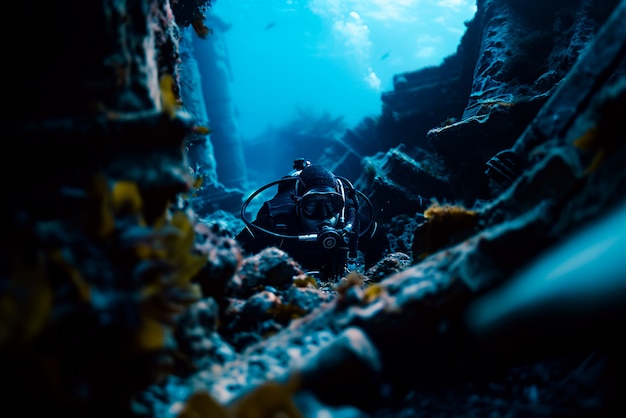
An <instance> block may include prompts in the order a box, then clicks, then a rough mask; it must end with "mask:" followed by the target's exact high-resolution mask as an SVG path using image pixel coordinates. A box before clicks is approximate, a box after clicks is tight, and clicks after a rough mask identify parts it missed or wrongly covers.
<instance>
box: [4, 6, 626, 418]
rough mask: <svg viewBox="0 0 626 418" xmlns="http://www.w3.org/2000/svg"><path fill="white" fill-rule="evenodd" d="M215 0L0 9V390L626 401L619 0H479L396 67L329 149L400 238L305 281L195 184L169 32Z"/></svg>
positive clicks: (384, 409)
mask: <svg viewBox="0 0 626 418" xmlns="http://www.w3.org/2000/svg"><path fill="white" fill-rule="evenodd" d="M209 5H210V2H198V1H183V0H178V1H171V2H169V1H162V0H152V1H147V0H146V1H141V2H126V1H116V2H80V1H66V2H61V3H54V4H51V3H49V2H28V3H19V4H15V5H14V9H13V12H12V13H13V15H14V16H17V17H25V18H26V19H25V20H27V21H28V22H29V23H28V24H29V25H30V26H32V27H34V28H37V30H39V31H41V33H45V34H46V36H44V37H42V39H41V42H42V45H40V46H39V47H38V49H37V50H38V51H39V53H38V54H34V53H33V49H34V48H33V46H32V45H31V44H28V43H25V42H22V41H21V39H25V38H19V37H18V38H17V39H16V38H15V36H14V33H12V32H11V30H12V29H9V28H8V26H6V27H5V28H4V29H3V30H4V31H5V32H3V33H5V35H4V37H3V39H6V40H11V41H9V42H8V52H9V55H8V56H10V57H11V58H12V61H11V63H10V64H11V65H9V64H5V65H4V66H3V71H4V75H5V80H6V81H7V88H8V89H9V93H10V94H9V97H11V99H12V102H11V103H10V106H9V107H8V109H7V110H6V111H5V112H4V113H3V116H2V118H1V120H0V122H1V128H0V129H1V130H2V132H3V134H4V135H5V138H6V139H7V141H6V142H7V144H6V145H8V148H7V149H8V150H9V151H8V152H5V154H3V155H5V157H4V160H5V161H4V164H3V175H2V177H0V178H2V182H3V183H2V184H3V186H4V187H3V189H4V190H5V191H7V192H8V193H6V196H7V197H6V199H5V201H4V204H3V206H2V217H1V218H0V219H1V220H2V227H1V230H2V235H1V237H0V249H1V251H0V266H2V270H1V271H0V325H1V328H0V355H1V357H0V370H2V377H3V379H2V380H3V382H4V385H3V390H2V391H1V393H2V395H1V398H0V399H2V402H3V405H4V406H5V407H6V408H7V410H11V411H21V414H22V415H27V416H41V415H42V414H44V413H53V414H54V413H58V414H61V415H63V416H68V417H74V416H76V417H79V416H81V417H82V416H92V417H100V416H102V417H105V416H128V417H138V416H150V417H163V418H166V417H167V418H169V417H181V418H182V417H192V416H196V417H197V416H199V417H209V416H210V417H213V416H233V417H248V416H259V414H261V415H268V416H274V415H276V414H283V415H284V416H294V417H295V416H319V414H327V415H330V416H379V417H384V416H415V417H432V416H450V417H454V416H468V415H473V416H560V417H563V416H566V417H570V416H571V417H574V416H621V415H623V412H624V409H626V408H624V403H623V395H624V392H623V390H624V387H625V383H626V382H625V381H624V376H626V375H625V374H624V373H625V372H626V370H625V369H624V366H625V363H624V354H623V353H624V344H623V341H622V338H621V337H620V334H619V330H621V329H623V327H624V325H626V324H625V322H626V321H625V318H626V316H625V314H626V312H625V309H624V306H626V304H625V303H624V301H625V300H626V292H625V290H624V289H625V288H626V286H624V283H625V280H626V277H624V273H623V268H621V265H620V261H621V259H620V258H621V255H622V254H624V250H625V244H624V241H625V240H624V234H625V231H626V227H625V226H624V221H623V219H624V207H625V206H624V205H625V203H626V202H624V197H623V196H625V192H626V190H625V189H626V171H625V170H624V166H623V161H625V157H626V141H625V139H624V133H623V132H624V131H623V129H621V122H622V118H623V115H624V114H626V72H625V69H626V28H625V27H624V25H623V22H624V21H625V20H626V1H624V0H622V1H617V0H615V1H599V0H597V1H592V0H580V1H575V2H570V1H555V2H550V3H548V2H538V1H535V0H526V1H524V2H522V1H518V0H479V1H478V2H477V6H478V12H477V15H476V17H475V19H474V20H473V21H471V22H469V23H468V30H467V33H466V34H465V36H464V37H463V39H462V41H461V44H460V45H459V49H458V51H457V54H456V55H454V56H451V57H449V58H448V59H446V60H445V62H444V63H443V64H442V65H441V66H440V67H435V68H427V69H422V70H418V71H415V72H411V73H406V74H399V75H397V76H396V78H395V83H394V84H395V87H394V91H393V92H389V93H386V94H385V95H384V96H383V111H382V114H381V117H380V118H379V119H378V120H370V119H368V120H365V121H364V122H363V123H362V124H360V125H359V126H358V127H356V128H355V129H353V130H350V131H348V133H346V135H345V136H344V137H343V139H342V140H341V141H338V142H337V143H336V144H334V145H333V147H332V149H331V150H329V154H327V155H325V156H324V159H326V160H328V161H334V162H335V164H334V165H333V166H332V167H333V168H334V169H335V171H337V172H339V174H341V175H345V176H348V177H353V178H358V182H357V184H358V185H359V187H360V188H362V189H363V190H364V191H366V192H367V193H368V194H369V195H371V198H372V201H373V203H374V206H375V208H376V211H377V215H379V217H380V219H381V221H382V222H383V225H384V226H385V227H387V228H388V230H389V231H390V234H391V233H393V234H395V236H394V237H392V238H393V240H392V241H393V242H394V246H395V248H396V249H397V252H396V253H394V254H392V255H390V256H389V257H387V258H386V259H383V260H381V261H380V263H379V264H378V265H377V266H376V267H375V268H374V269H372V270H370V271H367V272H360V273H357V272H353V273H352V274H350V275H348V276H347V277H345V278H343V279H342V280H341V281H340V282H338V283H330V284H325V286H323V287H320V286H319V284H318V283H317V282H316V281H315V280H312V279H311V278H310V277H307V276H306V275H305V274H303V272H302V270H301V269H300V267H299V266H298V264H297V263H296V262H294V261H293V260H292V259H290V257H289V256H288V255H287V254H284V253H282V252H280V251H278V250H277V249H267V250H265V251H263V252H261V253H259V254H255V255H251V256H249V257H244V256H243V254H242V252H241V251H240V249H239V247H238V245H237V243H236V241H234V240H233V239H232V238H231V237H232V235H231V232H232V231H231V229H234V228H236V227H237V225H236V224H234V221H232V220H229V219H228V218H227V217H226V218H225V220H223V219H220V218H218V212H215V213H213V215H214V216H213V217H211V216H205V215H206V214H211V212H214V211H215V210H216V207H209V208H206V206H203V205H209V206H211V199H206V198H204V199H203V200H201V202H199V201H198V200H197V196H194V193H196V192H197V191H198V189H199V188H201V185H199V184H198V181H197V179H196V178H194V175H193V173H194V171H193V167H191V166H190V164H189V155H188V154H187V152H186V150H187V149H189V146H188V145H189V144H188V141H189V140H190V138H198V137H201V136H202V135H206V134H207V130H206V127H204V126H202V124H201V123H198V122H199V121H201V118H199V117H198V115H196V116H195V117H194V116H191V115H190V113H192V114H193V113H194V111H193V110H192V108H194V107H193V106H191V100H192V99H190V98H189V96H185V95H184V94H183V93H182V90H181V83H182V80H181V77H182V74H184V72H180V71H179V70H180V68H179V66H178V64H179V61H178V60H179V58H180V57H179V54H180V50H179V45H180V42H181V32H180V31H181V30H183V29H182V28H193V31H194V33H195V34H196V35H197V36H199V37H202V36H206V34H207V33H208V31H209V28H208V27H207V26H206V25H205V24H204V18H203V15H204V14H205V13H206V7H208V6H209ZM425 98H428V99H429V100H430V101H429V102H428V103H425ZM435 99H438V100H435ZM185 107H188V109H185ZM200 113H201V111H200ZM341 150H343V152H341ZM331 152H332V153H334V154H335V155H336V156H341V158H334V159H333V160H331V158H330V153H331ZM13 156H18V157H22V158H23V160H24V163H22V164H18V165H16V162H15V161H10V159H9V157H13ZM11 159H12V158H11ZM217 163H219V161H217ZM342 170H343V171H342ZM214 192H215V194H214V197H215V200H217V201H219V200H220V199H222V202H229V204H231V205H232V206H235V205H234V202H232V201H231V200H236V195H235V198H233V195H232V194H229V192H227V193H226V198H224V193H222V191H221V190H220V189H219V187H216V188H215V189H214ZM200 208H201V209H203V213H202V215H203V216H198V213H199V211H197V209H200Z"/></svg>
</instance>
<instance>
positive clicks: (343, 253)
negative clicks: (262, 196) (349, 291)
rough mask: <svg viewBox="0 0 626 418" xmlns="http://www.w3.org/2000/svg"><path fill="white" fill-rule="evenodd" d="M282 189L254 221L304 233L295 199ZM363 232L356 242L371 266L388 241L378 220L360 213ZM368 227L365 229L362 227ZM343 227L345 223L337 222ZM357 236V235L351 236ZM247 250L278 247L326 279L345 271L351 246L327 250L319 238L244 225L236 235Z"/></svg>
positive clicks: (268, 226) (335, 276) (262, 225)
mask: <svg viewBox="0 0 626 418" xmlns="http://www.w3.org/2000/svg"><path fill="white" fill-rule="evenodd" d="M285 189H287V192H281V191H280V190H279V192H278V193H277V194H276V196H274V198H272V199H271V200H269V201H267V202H265V203H263V206H262V207H261V209H259V211H258V213H257V216H256V219H255V220H254V221H253V222H252V223H253V224H254V225H257V226H259V227H261V228H263V229H266V230H269V231H272V232H274V233H277V234H280V235H288V236H292V237H297V236H305V235H307V234H308V233H307V232H305V231H304V230H303V228H302V226H301V223H300V218H299V217H298V214H297V211H296V203H295V201H294V200H293V199H292V197H291V193H289V192H288V191H289V190H292V189H291V188H287V187H286V188H285ZM357 225H361V233H360V234H359V235H360V237H359V238H358V242H357V244H356V245H357V249H358V250H360V251H361V252H362V253H363V255H364V264H365V267H366V268H367V267H370V266H371V265H373V264H374V263H376V262H377V261H379V260H380V258H381V257H382V256H384V255H385V253H386V252H387V251H388V248H389V241H388V239H387V236H386V234H384V233H383V232H382V231H381V230H380V229H379V228H377V225H376V223H374V222H371V223H370V222H369V217H367V219H363V215H362V214H361V216H360V219H359V223H358V224H357ZM368 225H369V228H368V230H367V231H363V230H362V229H363V228H367V227H368ZM336 227H337V229H341V228H343V227H344V225H337V226H336ZM352 238H353V239H354V238H355V237H354V235H353V236H352ZM236 239H237V241H238V242H239V243H240V244H241V245H242V247H243V248H244V250H246V251H247V252H249V253H251V254H256V253H258V252H260V251H261V250H263V249H264V248H268V247H272V246H274V247H277V248H280V249H282V250H283V251H285V252H286V253H288V254H289V255H290V256H291V257H292V258H293V259H294V260H296V261H297V262H298V263H299V264H300V265H301V266H302V267H303V268H304V269H305V270H306V271H319V272H320V274H321V276H322V277H323V278H326V279H331V278H339V277H341V276H342V275H343V274H344V273H345V266H346V260H347V255H348V251H349V248H348V246H347V245H338V246H337V247H335V248H334V249H331V250H328V249H325V248H323V246H322V245H321V244H320V243H318V242H317V241H316V240H312V241H306V240H301V239H296V238H281V237H277V236H273V235H271V234H267V233H264V232H263V231H260V230H258V229H256V228H249V227H246V228H244V229H243V230H242V231H241V232H240V233H239V234H238V235H237V237H236Z"/></svg>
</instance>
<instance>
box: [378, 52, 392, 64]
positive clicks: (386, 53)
mask: <svg viewBox="0 0 626 418" xmlns="http://www.w3.org/2000/svg"><path fill="white" fill-rule="evenodd" d="M389 54H391V50H389V51H387V52H385V53H384V54H383V55H381V56H380V60H381V61H384V60H386V59H387V57H388V56H389Z"/></svg>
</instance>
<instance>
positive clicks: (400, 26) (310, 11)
mask: <svg viewBox="0 0 626 418" xmlns="http://www.w3.org/2000/svg"><path fill="white" fill-rule="evenodd" d="M475 3H476V2H475V0H396V1H394V0H360V1H359V0H214V2H213V7H212V9H211V11H210V13H212V14H215V15H216V16H219V17H220V18H221V19H223V20H224V21H225V22H226V23H228V24H230V25H231V26H230V28H229V29H228V30H226V31H225V32H224V34H223V35H224V40H225V44H226V48H227V54H228V57H229V62H230V72H231V85H230V93H231V94H232V99H233V103H234V105H235V108H236V116H237V120H238V129H239V133H240V135H241V138H242V140H243V141H244V142H245V141H246V140H251V139H255V138H259V137H262V136H263V135H265V134H267V132H268V129H269V130H270V131H271V129H270V128H273V129H276V128H277V127H280V126H282V125H284V124H286V123H288V122H289V121H290V120H291V119H292V118H295V117H297V115H298V112H305V113H310V114H314V115H321V114H324V113H327V114H329V115H330V116H332V117H343V119H344V121H345V123H346V125H347V126H348V127H351V126H354V125H356V124H357V123H358V122H359V121H360V120H361V119H363V118H364V117H366V116H376V115H378V114H380V112H381V100H380V96H381V93H382V92H383V91H388V90H391V89H392V84H391V81H392V77H393V75H394V74H397V73H401V72H406V71H414V70H417V69H420V68H423V67H426V66H431V65H438V64H439V63H441V61H442V60H443V58H445V57H446V56H448V55H450V54H452V53H454V52H455V51H456V48H457V46H458V43H459V40H460V37H461V36H462V34H463V33H464V32H465V24H464V22H466V21H469V20H471V18H472V17H473V16H474V13H475V10H476V7H475Z"/></svg>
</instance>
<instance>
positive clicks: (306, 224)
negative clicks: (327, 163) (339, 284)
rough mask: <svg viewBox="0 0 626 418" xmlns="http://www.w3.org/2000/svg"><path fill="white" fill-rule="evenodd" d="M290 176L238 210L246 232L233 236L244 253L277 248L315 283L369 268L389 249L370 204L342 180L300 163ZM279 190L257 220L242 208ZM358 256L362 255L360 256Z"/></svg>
mask: <svg viewBox="0 0 626 418" xmlns="http://www.w3.org/2000/svg"><path fill="white" fill-rule="evenodd" d="M293 169H294V171H292V172H291V173H290V174H289V175H287V176H284V177H282V178H281V179H279V180H276V181H273V182H271V183H269V184H266V185H265V186H263V187H261V188H260V189H258V190H257V191H255V192H254V193H252V194H251V195H250V197H248V199H247V200H246V201H245V202H244V203H243V206H242V208H241V218H242V220H243V221H244V222H245V224H246V227H245V228H244V229H243V230H242V231H241V232H240V233H239V234H238V235H237V236H236V237H235V239H236V240H237V241H238V242H239V243H240V244H241V246H242V247H243V249H244V250H245V251H247V252H249V253H254V254H256V253H258V252H259V251H261V250H262V249H264V248H267V247H271V246H273V247H277V248H280V249H282V250H283V251H285V252H286V253H287V254H289V256H290V257H291V258H293V259H294V260H295V261H297V262H298V263H299V264H300V265H301V266H302V268H303V269H304V270H305V271H306V273H307V274H308V275H310V276H313V277H315V278H317V279H319V280H326V281H328V280H331V281H335V280H338V279H340V278H342V277H344V276H345V275H346V274H347V273H349V272H350V271H352V270H355V269H356V268H357V265H358V264H359V263H358V261H359V260H361V257H360V256H362V264H363V266H364V267H365V268H369V267H371V266H373V265H374V264H375V263H376V262H378V261H379V260H380V259H381V258H382V257H383V256H384V255H386V253H387V252H388V248H389V240H388V238H387V235H386V234H385V233H384V232H383V231H381V230H380V228H378V225H377V223H376V222H375V221H374V219H373V208H372V204H371V202H370V200H369V199H368V198H367V196H365V195H364V194H363V193H362V192H360V191H358V190H356V189H355V188H354V186H353V185H352V183H350V181H348V180H347V179H345V178H344V177H340V176H335V175H334V174H333V173H332V172H331V171H329V170H327V169H326V168H324V167H322V166H320V165H313V164H311V163H310V162H309V161H306V160H305V159H304V158H299V159H296V160H294V164H293ZM276 185H277V186H278V190H277V192H276V194H275V195H274V197H272V198H271V199H270V200H268V201H265V202H264V203H263V204H262V206H261V208H260V209H259V211H258V212H257V216H256V219H255V220H254V221H250V220H249V219H247V217H246V208H247V207H248V205H249V204H250V202H252V200H254V199H255V198H256V197H257V196H258V195H259V194H260V193H261V192H263V191H264V190H267V189H269V188H270V187H272V186H276ZM359 252H360V253H361V254H359Z"/></svg>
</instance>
